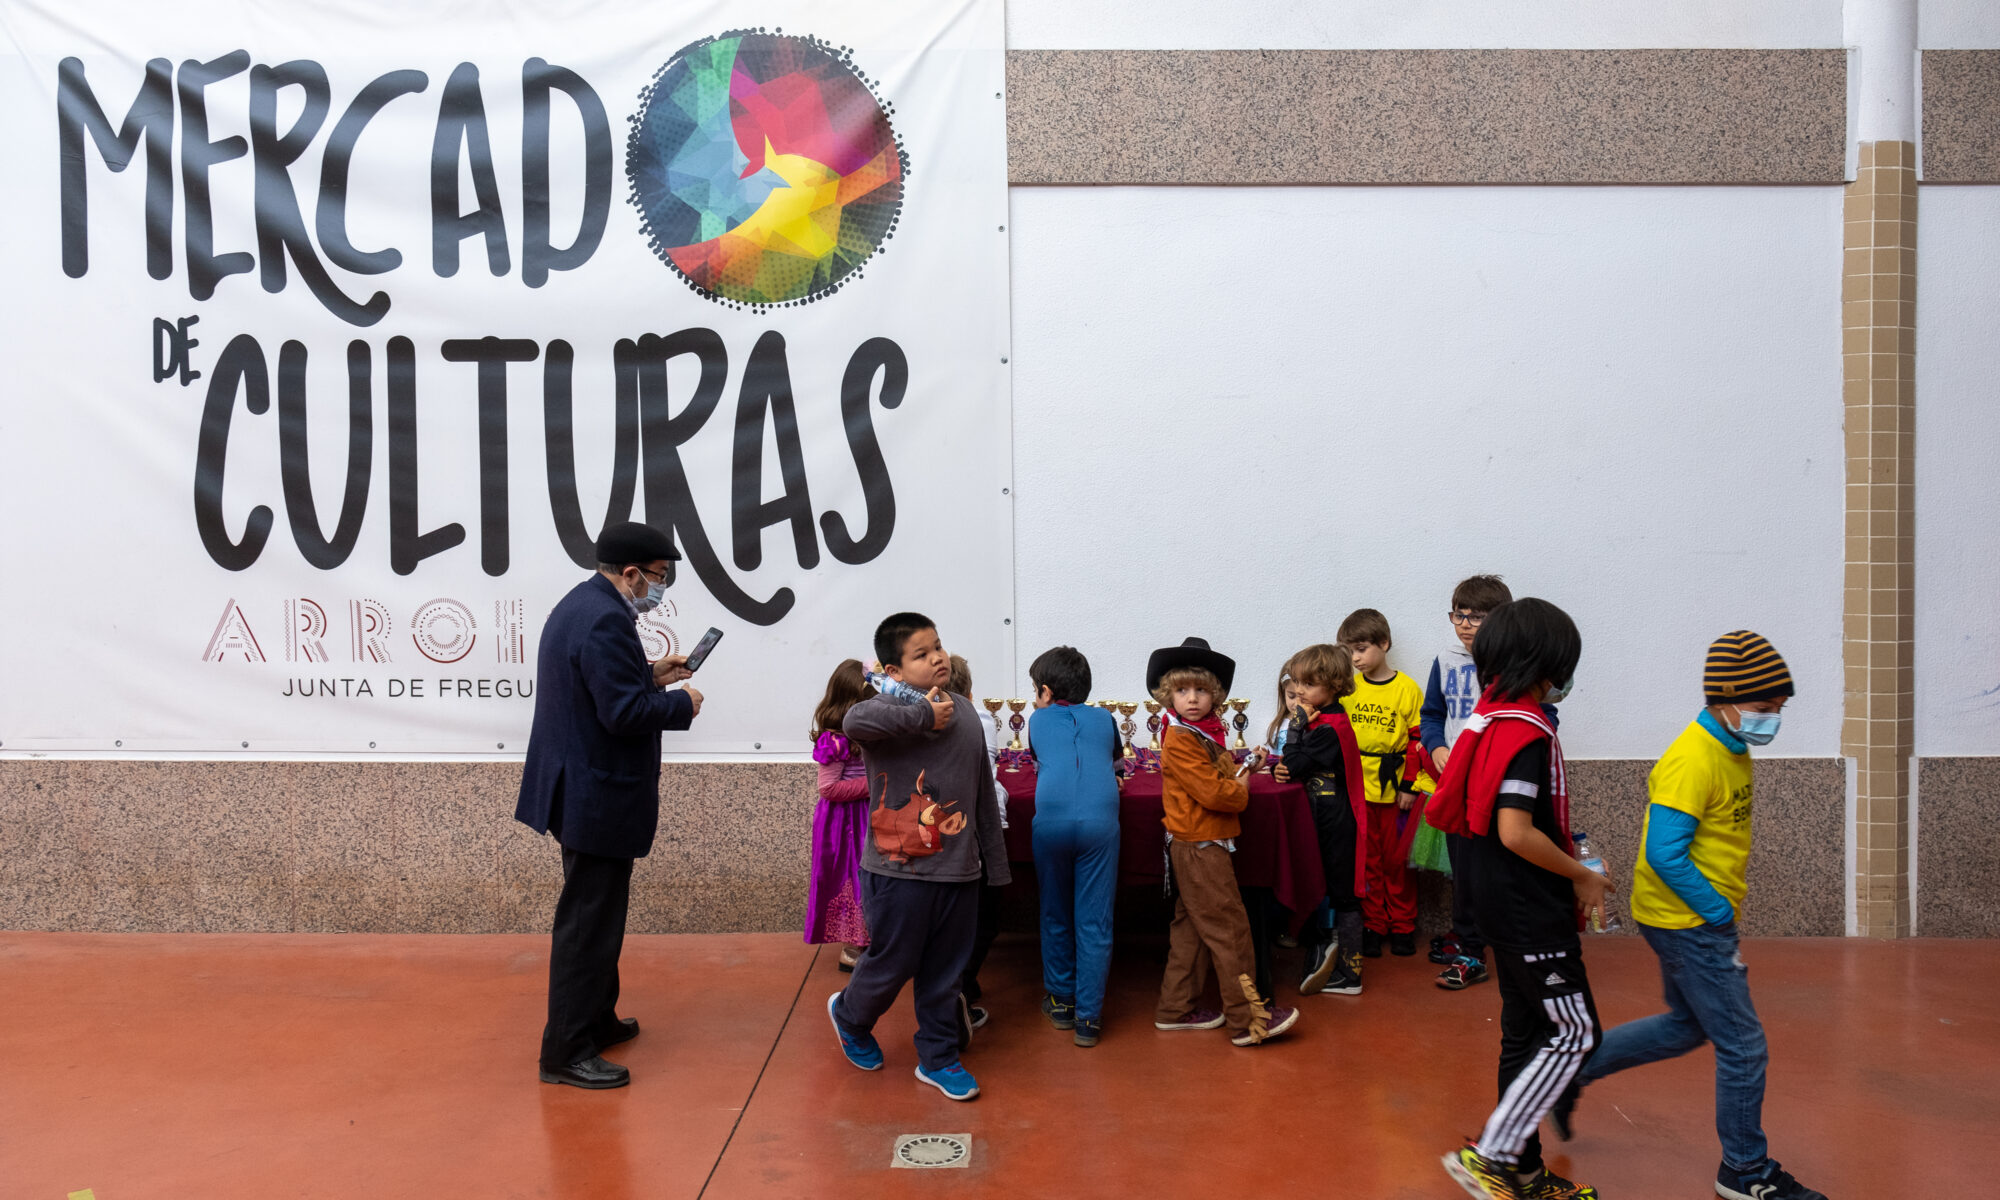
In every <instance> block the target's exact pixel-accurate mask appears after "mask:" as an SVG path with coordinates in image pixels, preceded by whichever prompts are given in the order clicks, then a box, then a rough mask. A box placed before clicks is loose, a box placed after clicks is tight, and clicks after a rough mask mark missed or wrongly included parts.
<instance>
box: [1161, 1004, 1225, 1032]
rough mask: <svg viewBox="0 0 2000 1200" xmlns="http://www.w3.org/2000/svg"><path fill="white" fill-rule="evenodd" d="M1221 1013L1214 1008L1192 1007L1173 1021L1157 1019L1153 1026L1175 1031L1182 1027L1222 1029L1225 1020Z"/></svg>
mask: <svg viewBox="0 0 2000 1200" xmlns="http://www.w3.org/2000/svg"><path fill="white" fill-rule="evenodd" d="M1224 1019H1225V1018H1224V1017H1223V1015H1222V1014H1221V1013H1219V1012H1216V1011H1215V1010H1214V1009H1212V1008H1191V1009H1189V1010H1188V1011H1186V1012H1184V1013H1182V1014H1181V1015H1180V1016H1179V1017H1177V1018H1175V1019H1174V1020H1171V1021H1162V1020H1159V1019H1157V1018H1156V1019H1155V1020H1154V1021H1153V1028H1155V1029H1164V1030H1166V1031H1167V1032H1168V1033H1174V1032H1177V1031H1179V1030H1182V1029H1220V1028H1222V1024H1223V1021H1224Z"/></svg>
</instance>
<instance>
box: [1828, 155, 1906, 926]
mask: <svg viewBox="0 0 2000 1200" xmlns="http://www.w3.org/2000/svg"><path fill="white" fill-rule="evenodd" d="M1845 218H1846V219H1845V221H1844V224H1843V228H1844V230H1845V236H1844V238H1843V241H1842V244H1843V263H1842V277H1841V299H1842V304H1841V350H1842V364H1843V372H1842V392H1843V400H1844V402H1845V413H1846V430H1847V570H1846V581H1845V597H1844V599H1845V603H1844V605H1843V612H1844V629H1843V638H1842V647H1843V652H1842V660H1843V663H1844V665H1845V668H1846V671H1845V674H1846V697H1845V720H1844V721H1843V723H1842V727H1841V750H1842V753H1844V754H1846V755H1847V756H1848V757H1850V758H1852V759H1854V760H1855V765H1856V782H1857V789H1856V795H1855V814H1854V819H1855V828H1854V838H1855V878H1854V881H1853V886H1854V888H1855V913H1856V916H1857V919H1858V922H1859V931H1860V932H1861V933H1862V934H1863V935H1865V936H1868V937H1907V936H1908V935H1909V932H1910V844H1909V827H1910V826H1909V803H1910V755H1911V753H1912V752H1913V749H1914V745H1915V737H1914V733H1913V724H1914V720H1913V711H1912V709H1913V689H1912V686H1911V674H1912V653H1911V651H1912V640H1913V638H1912V634H1913V630H1912V625H1913V614H1912V607H1911V606H1912V603H1913V601H1914V595H1915V587H1914V584H1915V579H1914V574H1915V567H1914V559H1915V555H1914V548H1913V543H1914V541H1915V532H1916V503H1915V494H1914V486H1913V484H1914V479H1913V469H1914V465H1915V459H1916V374H1915V367H1916V308H1917V299H1916V297H1917V293H1916V266H1917V170H1916V147H1915V146H1914V145H1913V144H1912V143H1910V142H1906V141H1876V142H1863V143H1862V144H1861V156H1860V169H1859V175H1858V177H1857V178H1856V179H1855V181H1854V182H1853V183H1851V184H1849V185H1848V187H1847V199H1846V211H1845Z"/></svg>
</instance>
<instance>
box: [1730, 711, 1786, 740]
mask: <svg viewBox="0 0 2000 1200" xmlns="http://www.w3.org/2000/svg"><path fill="white" fill-rule="evenodd" d="M1782 715H1783V714H1781V713H1774V712H1773V713H1764V712H1740V713H1738V714H1737V718H1738V719H1739V720H1741V721H1742V722H1743V723H1742V724H1741V725H1739V726H1737V729H1736V736H1737V737H1740V738H1742V739H1743V740H1744V741H1746V742H1748V743H1750V744H1751V745H1752V746H1768V745H1770V744H1771V739H1772V738H1774V737H1777V736H1778V718H1779V717H1780V716H1782Z"/></svg>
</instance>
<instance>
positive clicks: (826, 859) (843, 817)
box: [806, 658, 875, 971]
mask: <svg viewBox="0 0 2000 1200" xmlns="http://www.w3.org/2000/svg"><path fill="white" fill-rule="evenodd" d="M874 694H875V689H874V688H872V687H869V686H868V681H867V679H866V678H865V677H864V668H863V667H862V665H861V663H860V661H859V660H857V659H852V658H850V659H848V660H847V661H846V662H843V663H841V664H840V665H839V666H837V667H835V668H834V669H833V675H832V676H831V677H830V678H829V679H828V680H827V681H826V695H825V696H823V697H821V699H820V702H819V707H818V708H817V709H815V710H814V711H813V730H812V732H813V761H814V762H816V763H818V764H819V805H818V806H817V807H816V808H815V809H814V810H813V846H812V891H811V893H810V894H809V895H808V896H807V897H806V941H807V942H809V943H812V944H815V945H823V944H827V943H831V942H841V943H844V944H845V946H846V949H844V950H842V951H841V952H840V969H841V970H843V971H852V970H853V969H854V963H855V960H856V959H858V958H860V957H861V952H862V950H864V949H866V948H867V946H868V925H867V923H866V922H865V921H864V920H863V919H862V916H861V849H862V844H863V839H865V838H866V837H867V836H868V773H867V771H866V769H865V768H863V767H862V765H861V752H860V751H859V750H857V749H855V748H854V747H853V746H851V745H849V744H848V741H847V738H846V737H845V736H843V735H842V734H841V732H840V723H841V721H842V720H843V719H844V718H845V717H846V716H847V710H848V709H850V708H853V707H854V706H855V705H856V704H858V703H860V702H861V701H863V700H866V699H867V698H868V697H870V696H873V695H874Z"/></svg>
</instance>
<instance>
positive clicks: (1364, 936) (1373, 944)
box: [1361, 929, 1382, 958]
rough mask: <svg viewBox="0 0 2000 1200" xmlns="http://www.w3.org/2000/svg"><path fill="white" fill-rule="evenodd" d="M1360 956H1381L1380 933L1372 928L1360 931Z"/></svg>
mask: <svg viewBox="0 0 2000 1200" xmlns="http://www.w3.org/2000/svg"><path fill="white" fill-rule="evenodd" d="M1361 957H1363V958H1380V957H1382V935H1381V934H1379V933H1376V932H1375V931H1374V930H1372V929H1364V930H1362V931H1361Z"/></svg>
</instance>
